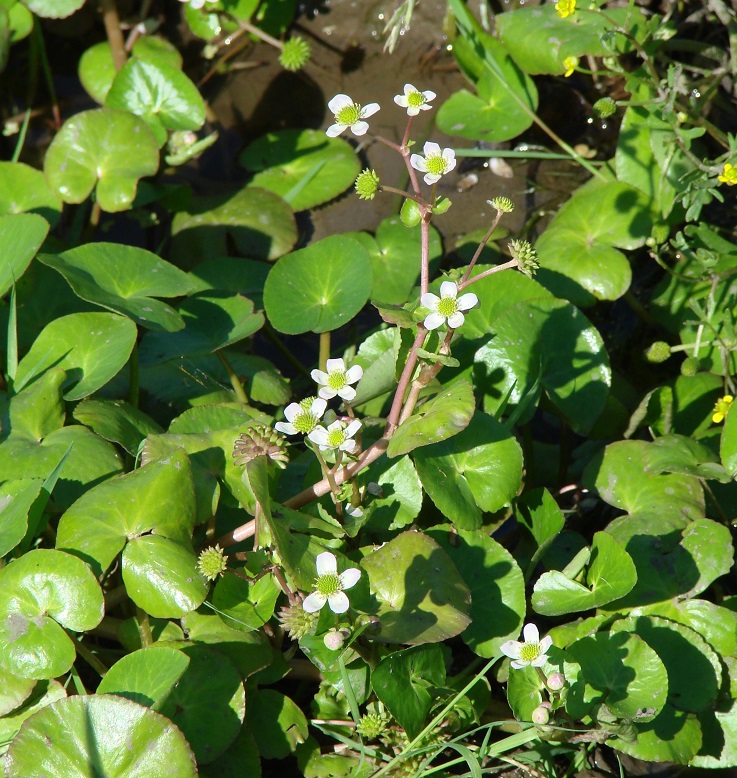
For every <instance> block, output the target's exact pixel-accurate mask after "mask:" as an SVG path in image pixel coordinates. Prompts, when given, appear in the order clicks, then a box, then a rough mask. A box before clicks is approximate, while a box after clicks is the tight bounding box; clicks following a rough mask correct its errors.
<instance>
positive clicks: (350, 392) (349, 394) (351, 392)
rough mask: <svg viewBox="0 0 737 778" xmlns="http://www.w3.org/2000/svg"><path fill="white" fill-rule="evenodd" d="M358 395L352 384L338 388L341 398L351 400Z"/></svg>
mask: <svg viewBox="0 0 737 778" xmlns="http://www.w3.org/2000/svg"><path fill="white" fill-rule="evenodd" d="M355 396H356V390H355V389H354V388H353V387H352V386H342V387H341V388H340V389H338V397H340V399H341V400H345V401H346V402H350V401H351V400H352V399H353V398H354V397H355Z"/></svg>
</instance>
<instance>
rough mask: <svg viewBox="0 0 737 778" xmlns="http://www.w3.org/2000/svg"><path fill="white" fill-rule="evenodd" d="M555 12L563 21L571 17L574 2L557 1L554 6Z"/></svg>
mask: <svg viewBox="0 0 737 778" xmlns="http://www.w3.org/2000/svg"><path fill="white" fill-rule="evenodd" d="M555 10H556V11H557V12H558V16H560V18H561V19H565V18H566V16H572V15H573V13H574V12H575V10H576V0H558V2H557V3H556V4H555Z"/></svg>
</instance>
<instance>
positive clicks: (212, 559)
mask: <svg viewBox="0 0 737 778" xmlns="http://www.w3.org/2000/svg"><path fill="white" fill-rule="evenodd" d="M197 569H198V570H199V571H200V575H202V576H203V577H204V578H207V580H208V581H214V580H215V579H216V578H218V577H219V576H221V575H223V574H224V573H225V571H226V570H227V569H228V562H227V560H226V559H225V552H224V551H223V549H222V548H220V546H218V545H215V546H210V548H206V549H205V550H204V551H203V552H202V553H201V554H200V557H199V559H198V560H197Z"/></svg>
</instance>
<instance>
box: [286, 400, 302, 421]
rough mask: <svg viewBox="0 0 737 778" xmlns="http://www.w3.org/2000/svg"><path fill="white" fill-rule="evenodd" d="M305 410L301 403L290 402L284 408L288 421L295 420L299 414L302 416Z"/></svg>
mask: <svg viewBox="0 0 737 778" xmlns="http://www.w3.org/2000/svg"><path fill="white" fill-rule="evenodd" d="M303 412H304V411H303V410H302V407H301V406H300V404H299V403H289V405H287V407H286V408H285V409H284V418H285V419H286V420H287V421H294V420H295V419H296V418H297V416H300V415H301V414H302V413H303Z"/></svg>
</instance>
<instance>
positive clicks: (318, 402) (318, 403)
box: [284, 397, 328, 419]
mask: <svg viewBox="0 0 737 778" xmlns="http://www.w3.org/2000/svg"><path fill="white" fill-rule="evenodd" d="M327 407H328V404H327V401H326V400H324V399H323V398H322V397H315V399H314V400H313V401H312V405H310V413H312V414H313V415H314V416H315V418H317V419H320V418H322V415H323V413H325V409H326V408H327ZM286 413H287V412H286V411H284V415H285V416H286Z"/></svg>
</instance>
